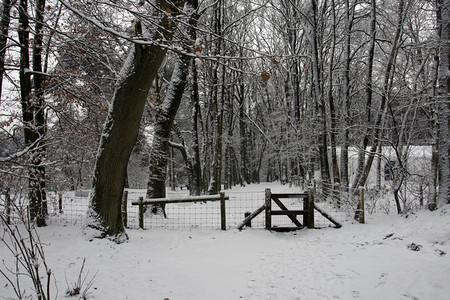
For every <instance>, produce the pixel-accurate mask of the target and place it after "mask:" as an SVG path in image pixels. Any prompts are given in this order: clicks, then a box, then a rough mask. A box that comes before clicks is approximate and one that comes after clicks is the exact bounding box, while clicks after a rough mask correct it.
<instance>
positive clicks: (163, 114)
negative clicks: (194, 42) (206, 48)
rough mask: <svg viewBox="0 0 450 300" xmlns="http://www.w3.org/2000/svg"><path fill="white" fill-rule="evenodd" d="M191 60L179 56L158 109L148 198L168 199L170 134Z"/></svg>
mask: <svg viewBox="0 0 450 300" xmlns="http://www.w3.org/2000/svg"><path fill="white" fill-rule="evenodd" d="M189 60H190V58H189V57H188V56H185V55H181V54H180V55H179V56H178V58H177V62H176V64H175V68H174V70H173V74H172V78H171V80H170V85H169V89H168V91H167V95H166V97H165V98H164V101H163V102H162V104H161V107H160V108H159V109H158V113H157V119H156V124H155V126H154V133H153V142H152V147H151V149H150V174H149V175H150V176H149V181H148V184H147V198H164V197H166V185H165V183H166V178H167V162H168V159H169V142H170V132H171V128H172V125H173V122H174V119H175V116H176V114H177V111H178V108H179V106H180V103H181V99H182V97H183V92H184V88H185V86H186V77H187V73H188V66H189Z"/></svg>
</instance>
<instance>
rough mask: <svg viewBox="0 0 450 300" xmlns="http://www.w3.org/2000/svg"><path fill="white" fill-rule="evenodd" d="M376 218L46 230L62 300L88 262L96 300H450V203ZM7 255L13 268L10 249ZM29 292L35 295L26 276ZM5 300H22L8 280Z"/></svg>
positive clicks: (1, 291) (86, 273)
mask: <svg viewBox="0 0 450 300" xmlns="http://www.w3.org/2000/svg"><path fill="white" fill-rule="evenodd" d="M257 187H258V188H259V190H260V191H263V190H264V188H265V186H264V185H261V186H257ZM253 188H255V186H253ZM242 190H245V189H242ZM277 192H279V190H277ZM366 219H367V224H357V223H353V222H347V223H344V226H343V227H342V228H340V229H334V228H326V229H303V230H300V231H296V232H289V233H276V232H270V231H266V230H264V229H255V228H254V229H252V228H246V229H244V230H242V231H239V230H237V229H233V228H232V229H229V230H227V231H221V230H206V229H191V230H188V229H182V230H173V229H172V230H169V229H162V228H157V229H147V230H141V229H128V230H127V234H128V236H129V241H128V242H126V243H122V244H116V243H114V242H112V241H110V240H108V239H94V240H92V241H88V240H86V239H85V238H84V236H83V234H82V232H81V229H80V226H73V225H68V226H63V225H58V224H51V225H50V226H47V227H44V228H39V229H38V231H39V235H40V238H41V241H42V242H43V243H44V249H45V256H46V260H47V265H48V266H49V268H51V269H52V271H53V274H54V276H55V281H56V284H57V286H58V296H57V299H64V298H65V297H66V296H65V291H66V289H67V288H68V287H71V286H72V285H73V284H74V283H75V282H76V281H77V279H78V274H79V272H80V268H81V266H82V264H83V260H85V266H84V270H83V274H82V276H83V279H85V285H86V284H87V282H89V281H90V280H92V287H91V288H90V289H89V291H88V292H89V295H88V299H161V300H162V299H165V298H168V299H171V300H176V299H183V300H189V299H195V300H201V299H219V300H220V299H224V300H228V299H424V300H426V299H433V300H440V299H442V300H444V299H448V294H449V293H450V285H449V284H448V282H449V279H450V205H447V206H444V207H443V208H441V209H439V210H438V211H435V212H430V211H427V210H420V211H418V212H417V213H414V214H409V215H408V216H407V217H406V216H398V215H385V214H376V215H368V214H366ZM413 244H415V245H420V246H421V247H414V245H413ZM413 250H419V251H413ZM0 255H1V258H2V259H4V260H5V264H6V265H11V264H12V262H13V256H12V254H11V253H9V252H8V251H7V249H6V247H5V245H3V244H0ZM2 268H3V266H2ZM52 284H53V283H52ZM53 285H54V284H53ZM21 287H22V288H26V289H27V291H28V294H30V292H31V291H32V290H31V283H30V282H28V281H27V279H26V278H23V282H22V286H21ZM55 293H56V290H54V292H53V296H54V295H55ZM0 295H1V296H2V297H12V296H13V290H12V287H11V286H10V285H8V284H7V283H6V281H5V279H4V278H3V277H0ZM74 298H75V297H74Z"/></svg>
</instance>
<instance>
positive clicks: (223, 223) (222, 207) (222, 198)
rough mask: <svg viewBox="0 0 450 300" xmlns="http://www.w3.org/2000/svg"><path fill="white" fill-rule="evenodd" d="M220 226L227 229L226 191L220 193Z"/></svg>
mask: <svg viewBox="0 0 450 300" xmlns="http://www.w3.org/2000/svg"><path fill="white" fill-rule="evenodd" d="M220 228H221V229H222V230H227V220H226V215H225V193H224V192H221V193H220Z"/></svg>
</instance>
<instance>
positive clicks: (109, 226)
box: [85, 0, 184, 242]
mask: <svg viewBox="0 0 450 300" xmlns="http://www.w3.org/2000/svg"><path fill="white" fill-rule="evenodd" d="M183 3H184V1H182V0H180V1H170V2H168V1H163V0H161V1H156V6H157V9H155V11H154V14H155V15H154V18H155V23H156V24H157V25H158V27H156V28H158V29H154V30H155V31H154V32H149V38H151V39H159V38H164V40H166V41H170V40H171V38H172V35H173V24H172V22H173V20H171V17H172V16H171V15H172V14H173V12H176V11H178V10H179V7H180V6H181V5H182V4H183ZM165 54H166V49H165V48H163V47H160V46H159V45H145V46H143V45H139V44H134V45H133V47H132V48H131V50H130V53H129V55H128V58H127V60H126V62H125V64H124V66H123V67H122V70H121V72H120V74H119V79H118V82H117V84H116V89H115V92H114V95H113V99H112V103H111V106H110V109H109V112H108V116H107V119H106V123H105V126H104V128H103V133H102V136H101V138H100V146H99V150H98V154H97V160H96V163H95V169H94V179H93V193H92V195H91V199H90V208H89V211H88V218H87V222H86V225H85V233H86V234H88V235H90V236H91V237H98V238H103V237H109V238H111V239H112V240H114V241H116V242H123V241H124V238H126V234H125V229H124V226H123V222H122V214H121V206H122V205H121V203H122V193H123V189H124V185H125V175H126V169H127V164H128V159H129V157H130V154H131V151H132V149H133V145H134V143H135V140H136V136H137V134H138V131H139V125H140V121H141V117H142V113H143V110H144V106H145V102H146V100H147V96H148V92H149V90H150V87H151V84H152V82H153V80H154V79H155V76H156V74H157V72H158V69H159V67H160V65H161V63H162V61H163V59H164V56H165Z"/></svg>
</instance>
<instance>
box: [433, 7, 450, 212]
mask: <svg viewBox="0 0 450 300" xmlns="http://www.w3.org/2000/svg"><path fill="white" fill-rule="evenodd" d="M438 6H439V7H438V10H440V14H438V26H439V27H440V31H439V32H440V35H439V46H440V47H439V71H438V89H437V96H438V107H439V109H438V121H439V137H438V138H439V152H438V155H439V158H438V159H439V164H438V166H439V167H438V174H439V190H438V194H437V199H436V204H437V207H441V206H443V205H445V204H448V203H450V128H449V125H450V123H449V121H450V118H449V115H450V76H449V67H450V45H449V39H450V1H449V0H439V1H438ZM439 15H440V18H439Z"/></svg>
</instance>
